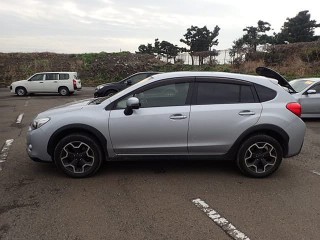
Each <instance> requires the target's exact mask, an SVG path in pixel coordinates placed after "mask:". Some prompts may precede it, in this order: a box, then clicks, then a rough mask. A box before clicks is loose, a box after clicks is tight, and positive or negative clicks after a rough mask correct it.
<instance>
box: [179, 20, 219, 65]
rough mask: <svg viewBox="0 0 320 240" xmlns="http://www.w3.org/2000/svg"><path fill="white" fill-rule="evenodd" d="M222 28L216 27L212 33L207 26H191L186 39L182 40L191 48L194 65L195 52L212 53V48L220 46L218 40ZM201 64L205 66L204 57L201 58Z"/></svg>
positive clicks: (185, 36) (185, 35)
mask: <svg viewBox="0 0 320 240" xmlns="http://www.w3.org/2000/svg"><path fill="white" fill-rule="evenodd" d="M219 31H220V28H219V27H218V26H215V28H214V29H213V31H210V30H209V29H208V28H207V27H206V26H204V27H202V28H199V27H197V26H191V27H190V28H188V29H187V32H186V34H184V35H183V36H184V39H180V42H183V43H184V44H186V45H187V46H189V49H188V52H190V55H191V59H192V65H194V59H193V56H194V54H193V53H195V52H205V51H210V50H211V47H212V46H214V45H218V44H219V42H218V39H216V38H217V37H218V35H219ZM199 63H200V64H203V57H201V56H199Z"/></svg>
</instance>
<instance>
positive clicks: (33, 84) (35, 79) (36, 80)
mask: <svg viewBox="0 0 320 240" xmlns="http://www.w3.org/2000/svg"><path fill="white" fill-rule="evenodd" d="M43 85H44V74H36V75H34V76H32V77H31V78H30V79H29V80H28V89H27V91H28V92H41V90H42V89H43Z"/></svg>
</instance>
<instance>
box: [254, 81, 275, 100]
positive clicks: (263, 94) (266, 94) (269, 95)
mask: <svg viewBox="0 0 320 240" xmlns="http://www.w3.org/2000/svg"><path fill="white" fill-rule="evenodd" d="M255 88H256V91H257V94H258V97H259V99H260V102H266V101H270V100H272V99H274V98H275V97H276V96H277V92H276V91H274V90H272V89H270V88H267V87H264V86H261V85H259V84H255Z"/></svg>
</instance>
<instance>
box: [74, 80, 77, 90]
mask: <svg viewBox="0 0 320 240" xmlns="http://www.w3.org/2000/svg"><path fill="white" fill-rule="evenodd" d="M73 88H74V89H77V81H76V80H75V79H73Z"/></svg>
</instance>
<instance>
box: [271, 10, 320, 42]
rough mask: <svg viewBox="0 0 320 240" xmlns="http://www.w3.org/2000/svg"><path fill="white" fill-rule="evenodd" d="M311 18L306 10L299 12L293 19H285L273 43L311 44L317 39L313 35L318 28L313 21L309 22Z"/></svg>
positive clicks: (318, 25)
mask: <svg viewBox="0 0 320 240" xmlns="http://www.w3.org/2000/svg"><path fill="white" fill-rule="evenodd" d="M310 18H311V16H310V13H309V11H308V10H305V11H301V12H299V13H298V14H297V15H296V16H295V17H293V18H287V21H286V22H284V24H283V26H282V28H281V31H280V33H278V34H275V43H276V44H284V43H286V42H289V43H295V42H312V41H316V40H318V39H319V36H315V35H314V30H315V29H316V28H318V27H320V24H318V23H317V22H316V21H315V20H310Z"/></svg>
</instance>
